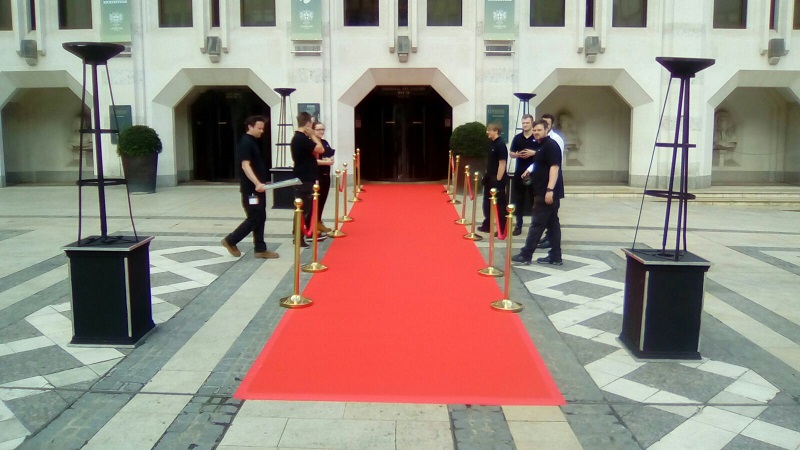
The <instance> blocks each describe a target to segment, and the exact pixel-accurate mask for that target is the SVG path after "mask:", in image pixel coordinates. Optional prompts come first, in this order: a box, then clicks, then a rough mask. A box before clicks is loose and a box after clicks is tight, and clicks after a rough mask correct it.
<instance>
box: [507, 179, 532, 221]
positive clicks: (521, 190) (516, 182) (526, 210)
mask: <svg viewBox="0 0 800 450" xmlns="http://www.w3.org/2000/svg"><path fill="white" fill-rule="evenodd" d="M511 203H513V204H514V206H516V209H515V210H514V218H515V219H516V220H515V221H516V224H515V225H514V227H515V228H522V225H523V223H524V222H525V220H524V218H525V216H527V215H528V214H531V207H532V205H533V187H532V186H525V184H523V183H522V177H520V175H518V174H514V177H513V178H512V179H511Z"/></svg>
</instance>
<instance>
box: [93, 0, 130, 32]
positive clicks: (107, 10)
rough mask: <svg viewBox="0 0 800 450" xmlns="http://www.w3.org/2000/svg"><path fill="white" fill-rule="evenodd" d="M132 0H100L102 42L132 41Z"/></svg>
mask: <svg viewBox="0 0 800 450" xmlns="http://www.w3.org/2000/svg"><path fill="white" fill-rule="evenodd" d="M130 1H131V0H100V40H101V41H103V42H130V41H131V5H130Z"/></svg>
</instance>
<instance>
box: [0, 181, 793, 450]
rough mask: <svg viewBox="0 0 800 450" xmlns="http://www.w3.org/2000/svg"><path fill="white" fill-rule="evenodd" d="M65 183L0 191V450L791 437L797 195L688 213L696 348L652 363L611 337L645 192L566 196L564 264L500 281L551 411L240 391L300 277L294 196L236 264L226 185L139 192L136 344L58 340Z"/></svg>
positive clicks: (648, 228) (232, 202) (702, 443)
mask: <svg viewBox="0 0 800 450" xmlns="http://www.w3.org/2000/svg"><path fill="white" fill-rule="evenodd" d="M599 189H602V188H599ZM786 190H787V191H791V192H793V193H795V194H797V195H798V196H800V189H796V188H792V187H787V188H786ZM366 195H367V197H366V198H367V199H368V193H367V194H366ZM76 197H77V196H76V189H75V188H71V187H58V186H52V187H42V186H23V187H9V188H4V189H0V261H1V262H0V310H2V313H1V314H0V450H4V449H14V448H20V449H79V448H86V449H109V448H115V449H116V448H120V449H204V448H208V449H213V448H218V449H224V450H235V449H278V448H280V449H292V448H294V449H320V448H327V449H383V448H386V449H413V448H418V449H453V448H456V449H459V450H463V449H514V448H517V449H534V448H559V449H577V448H586V449H643V448H652V449H676V448H693V449H709V450H711V449H727V450H734V449H772V448H782V449H791V450H798V449H800V376H798V374H799V373H800V297H798V295H797V293H796V290H797V287H798V286H800V279H799V278H800V211H796V210H792V208H793V207H791V206H788V207H787V206H784V207H781V206H780V205H771V206H757V205H756V206H754V205H752V203H749V204H748V205H747V206H734V205H716V204H713V205H707V204H697V205H692V206H691V208H690V213H689V218H690V222H689V224H690V232H689V236H688V240H689V241H688V242H689V249H690V250H691V251H693V252H694V253H696V254H698V255H700V256H702V257H704V258H706V259H708V260H710V261H711V262H712V263H713V266H712V268H711V270H710V271H709V273H708V276H707V279H706V286H705V299H704V314H703V317H702V330H701V348H700V351H701V354H702V356H703V359H702V360H699V361H675V360H668V361H663V360H662V361H653V360H639V359H636V358H633V357H632V356H631V355H630V354H629V353H628V351H627V350H626V349H625V348H624V347H623V346H622V345H621V344H620V343H619V342H618V341H617V339H616V338H617V336H618V335H619V332H620V330H621V322H622V315H621V308H622V299H623V292H624V281H625V259H624V255H623V253H622V252H621V250H620V248H623V247H630V245H631V242H632V241H633V236H634V229H635V225H636V222H637V218H638V216H639V207H640V203H641V201H640V200H639V199H635V198H624V197H622V198H619V197H614V198H602V197H595V196H592V197H588V196H587V197H584V196H579V197H568V198H567V199H565V200H564V203H563V206H562V209H561V217H562V224H563V227H564V265H563V266H560V267H551V266H540V265H535V264H534V265H531V266H524V267H516V268H515V269H514V270H513V277H512V279H511V283H510V285H511V291H510V294H511V295H510V296H511V298H512V299H514V300H517V301H520V302H522V303H523V304H524V305H525V309H524V310H523V311H522V312H521V313H520V314H519V316H520V318H521V319H522V321H523V323H524V324H525V326H526V328H527V330H528V332H529V334H530V336H531V339H533V341H534V342H535V343H536V346H537V349H538V350H539V352H540V354H541V355H542V357H543V359H544V360H545V362H546V364H547V365H548V368H549V369H550V371H551V373H552V375H553V378H554V379H555V381H556V383H557V385H558V386H559V388H560V389H561V392H562V393H563V395H564V396H565V398H566V399H567V405H566V406H563V407H560V408H559V407H521V406H503V405H497V406H483V405H409V404H381V403H336V402H267V401H240V400H236V399H234V398H232V395H233V393H234V392H235V390H236V388H237V386H238V384H239V383H240V382H241V380H242V378H243V376H244V375H245V373H246V372H247V370H248V369H249V367H250V365H251V364H252V362H253V361H254V359H255V358H256V356H257V355H258V353H259V352H260V351H261V348H262V347H263V345H264V343H265V342H266V341H267V339H268V338H269V336H270V335H271V333H272V331H273V330H274V329H275V327H276V325H277V324H278V322H279V321H280V319H281V317H282V316H283V313H284V311H285V310H283V309H282V308H280V307H278V306H277V304H278V299H280V298H281V297H285V296H286V295H288V294H290V293H291V290H292V285H293V276H292V261H291V257H292V248H291V244H290V243H291V236H289V234H288V231H289V230H290V229H291V211H287V210H273V209H269V210H268V216H269V219H268V222H267V241H268V246H269V248H270V250H277V251H279V252H280V253H281V258H279V259H277V260H269V261H264V260H256V259H255V258H253V256H252V245H250V244H248V243H243V244H242V245H240V248H241V249H242V250H243V253H244V255H243V256H242V257H241V258H238V259H237V258H233V257H230V256H229V255H228V254H227V252H226V251H225V250H224V249H223V248H221V247H220V246H219V240H220V239H221V238H222V236H224V235H225V234H227V233H228V232H229V231H230V230H231V229H233V228H234V227H235V226H236V225H237V224H238V223H239V222H240V221H241V219H242V213H241V209H240V206H239V205H238V193H237V188H236V187H235V186H224V185H222V186H181V187H177V188H165V189H161V190H160V191H159V192H158V193H157V194H152V195H136V196H133V197H132V203H133V211H134V216H135V221H136V229H137V231H138V232H139V233H140V234H142V235H152V236H155V240H154V241H153V242H152V244H151V247H150V263H151V285H152V297H153V317H154V320H155V322H156V323H157V327H156V329H155V330H154V331H153V332H152V333H151V334H150V335H148V336H147V338H146V339H145V340H144V342H143V343H142V344H141V345H140V346H138V347H136V348H133V349H130V348H87V347H73V346H69V345H67V343H68V342H69V340H70V339H71V337H72V327H71V319H72V310H71V309H72V308H71V294H70V281H69V274H68V270H67V258H66V256H65V255H64V253H63V250H62V249H61V247H62V246H64V245H66V244H68V243H70V242H72V241H74V240H75V238H76V236H77V226H78V221H77V217H76V216H77V214H76V213H77V198H76ZM331 198H333V197H332V196H331ZM107 203H108V206H109V220H108V223H109V230H110V231H111V232H112V233H117V232H120V231H122V232H128V231H130V226H131V225H130V219H129V218H128V217H127V204H126V201H125V197H124V191H122V190H120V189H115V188H111V189H109V195H108V200H107ZM96 205H97V200H96V198H94V197H92V193H91V192H90V190H88V189H87V190H84V211H85V212H86V213H87V215H86V216H85V217H84V219H83V227H84V230H83V233H84V235H86V234H96V232H97V230H99V226H98V224H97V213H96V211H94V209H92V208H96ZM365 205H366V203H364V204H362V205H360V206H359V207H364V206H365ZM329 209H331V211H326V216H329V218H328V219H327V220H326V222H328V223H329V225H330V224H331V223H332V222H333V219H332V216H333V212H332V208H329ZM794 209H797V208H794ZM663 210H664V203H663V202H658V201H646V202H645V203H644V208H643V214H642V219H641V225H640V228H639V231H638V235H637V246H640V245H641V246H655V245H658V244H659V243H660V241H661V237H660V234H661V227H662V226H663V214H664V213H663ZM459 211H460V209H459ZM356 213H357V211H356ZM350 238H355V237H350V236H349V237H347V239H350ZM329 241H330V240H329ZM327 245H329V243H323V244H322V246H321V251H323V252H324V250H325V249H326V248H327ZM519 245H520V243H516V244H515V247H517V248H518V247H519ZM477 246H478V247H479V248H480V249H481V251H483V252H484V254H486V253H487V246H488V244H487V243H486V242H485V241H484V242H480V243H478V244H477ZM504 249H505V244H502V245H499V246H498V247H496V250H497V252H496V258H497V259H496V261H498V264H499V261H502V260H503V259H504V258H505V253H504ZM537 255H538V252H537ZM310 256H311V254H310V252H308V251H304V253H303V258H304V259H309V258H310ZM309 277H310V275H307V274H303V276H302V280H303V282H304V283H305V282H306V281H307V280H308V278H309ZM501 280H502V279H500V280H498V281H501ZM489 300H492V299H487V302H488V301H489ZM454 370H459V369H458V368H454ZM498 382H514V380H498Z"/></svg>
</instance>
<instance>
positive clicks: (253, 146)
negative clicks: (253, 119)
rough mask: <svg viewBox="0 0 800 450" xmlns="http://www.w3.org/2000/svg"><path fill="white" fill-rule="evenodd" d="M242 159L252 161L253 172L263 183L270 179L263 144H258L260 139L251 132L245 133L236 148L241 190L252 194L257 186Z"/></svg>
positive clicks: (245, 193) (243, 192)
mask: <svg viewBox="0 0 800 450" xmlns="http://www.w3.org/2000/svg"><path fill="white" fill-rule="evenodd" d="M242 161H250V167H252V168H253V173H254V174H255V175H256V178H258V179H259V181H261V182H262V183H263V182H265V181H266V180H267V179H268V177H267V166H266V165H265V164H264V159H263V158H262V157H261V146H260V145H258V139H256V138H255V137H253V136H251V135H249V134H245V135H244V136H242V138H241V139H239V146H238V148H237V149H236V165H237V172H238V174H239V191H241V193H242V194H244V195H250V194H252V193H254V192H255V191H256V186H255V185H254V184H253V182H252V181H250V179H249V178H247V175H245V173H244V170H242Z"/></svg>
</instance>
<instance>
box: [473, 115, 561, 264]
mask: <svg viewBox="0 0 800 450" xmlns="http://www.w3.org/2000/svg"><path fill="white" fill-rule="evenodd" d="M553 119H554V117H553V116H552V115H551V114H545V115H543V116H542V118H541V119H540V120H537V121H534V118H533V116H531V115H530V114H525V115H524V116H522V132H521V133H519V134H517V135H516V136H514V138H513V139H512V141H511V148H510V149H509V150H506V144H505V142H503V138H502V137H500V134H501V133H502V131H503V130H502V126H501V125H499V124H497V123H490V124H489V125H488V126H487V127H486V135H487V136H488V137H489V140H491V141H492V145H491V149H490V150H489V155H488V161H487V164H486V174H485V175H484V178H483V216H484V219H483V224H482V225H481V226H480V227H478V231H481V232H484V233H488V232H489V231H490V227H489V221H490V220H491V214H492V211H491V194H490V193H491V190H492V189H496V193H495V199H496V203H497V208H498V213H499V214H498V222H499V223H498V225H499V227H500V230H505V229H506V216H505V213H504V212H505V210H506V206H507V205H508V197H507V195H506V185H507V183H508V181H509V180H508V178H509V177H508V175H507V173H508V172H509V169H508V165H509V164H508V157H509V156H510V157H511V158H512V160H513V161H514V163H515V164H514V166H515V167H514V169H513V175H512V176H511V188H510V191H511V196H512V200H513V201H514V202H515V203H516V206H517V208H516V209H515V211H514V219H515V224H514V229H513V231H512V234H513V235H514V236H518V235H520V234H522V225H523V223H524V217H525V214H526V212H527V210H528V205H532V210H531V225H530V227H529V228H528V236H527V238H526V239H525V245H524V246H523V247H522V249H520V252H519V254H517V255H515V256H514V257H512V258H511V260H512V261H513V262H515V263H518V264H525V265H527V264H530V263H531V261H532V259H533V252H534V251H535V250H536V248H549V249H550V250H549V252H548V255H547V256H546V257H543V258H539V259H537V260H536V262H538V263H539V264H552V265H557V266H560V265H562V259H561V223H560V222H559V219H558V208H559V206H560V203H561V199H562V198H564V180H563V176H562V172H561V165H562V160H563V155H564V139H563V138H562V137H561V136H559V135H558V133H556V132H555V131H553V130H552V127H553ZM545 231H546V232H547V235H546V236H545V237H544V239H542V236H543V235H544V233H545Z"/></svg>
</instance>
